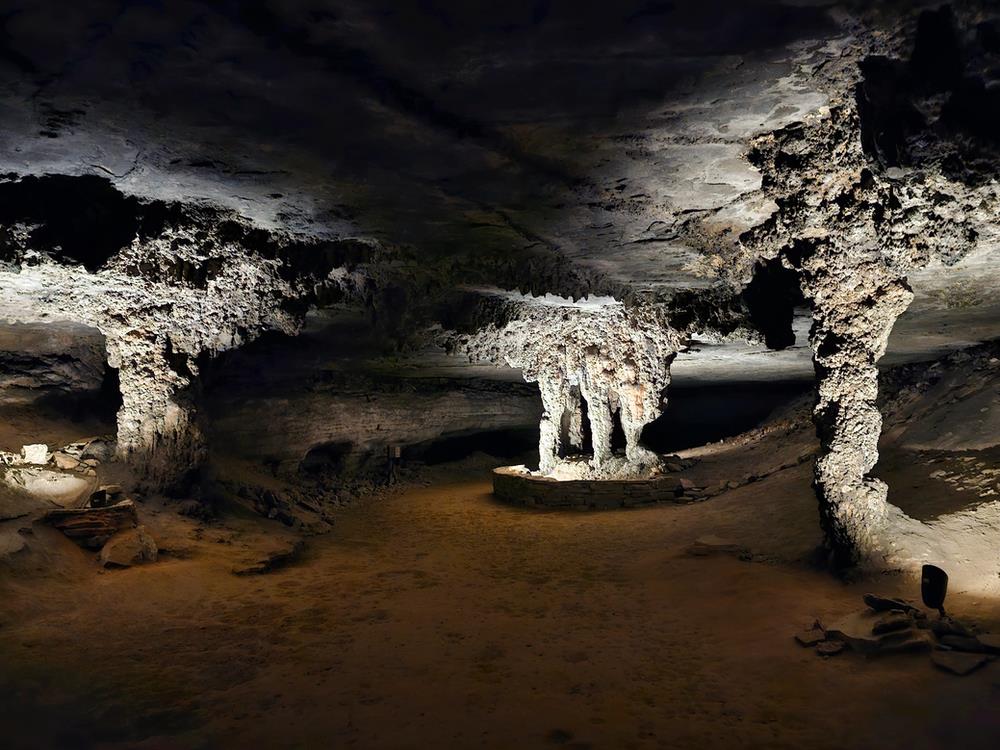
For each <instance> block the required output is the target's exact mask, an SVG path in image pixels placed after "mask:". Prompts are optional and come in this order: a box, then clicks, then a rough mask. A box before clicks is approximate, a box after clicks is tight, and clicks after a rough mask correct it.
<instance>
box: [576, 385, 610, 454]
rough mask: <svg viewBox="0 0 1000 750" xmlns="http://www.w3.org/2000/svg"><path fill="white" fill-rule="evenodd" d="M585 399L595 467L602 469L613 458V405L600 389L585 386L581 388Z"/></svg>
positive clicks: (605, 393)
mask: <svg viewBox="0 0 1000 750" xmlns="http://www.w3.org/2000/svg"><path fill="white" fill-rule="evenodd" d="M580 391H581V392H582V393H583V397H584V398H585V399H587V422H588V423H589V424H590V441H591V443H593V446H594V467H595V468H600V467H601V466H603V465H604V464H606V463H607V462H608V461H609V460H610V459H611V456H612V453H611V432H612V429H613V422H612V419H611V404H610V402H609V400H608V394H607V392H605V391H602V390H600V389H598V390H590V389H589V388H585V387H584V386H581V387H580Z"/></svg>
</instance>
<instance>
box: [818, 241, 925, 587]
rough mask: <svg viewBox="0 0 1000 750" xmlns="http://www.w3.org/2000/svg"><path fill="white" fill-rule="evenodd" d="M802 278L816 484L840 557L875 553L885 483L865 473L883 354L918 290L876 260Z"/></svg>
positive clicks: (884, 511) (840, 561)
mask: <svg viewBox="0 0 1000 750" xmlns="http://www.w3.org/2000/svg"><path fill="white" fill-rule="evenodd" d="M812 265H813V270H814V271H816V270H817V269H821V270H819V272H815V273H807V274H806V275H805V277H804V279H803V284H802V289H803V293H804V294H805V296H806V298H807V299H808V300H809V302H810V303H811V305H812V310H813V327H812V331H811V333H810V344H811V346H812V349H813V363H814V367H815V371H816V406H815V410H814V412H813V419H814V422H815V424H816V432H817V435H818V437H819V441H820V454H819V457H818V458H817V460H816V464H815V468H814V481H813V486H814V489H815V491H816V495H817V498H818V500H819V511H820V524H821V526H822V528H823V532H824V534H825V537H826V544H827V546H828V548H829V549H830V551H831V553H832V555H833V559H834V562H835V564H837V565H838V566H841V567H848V566H851V565H855V564H857V563H860V562H863V561H865V560H866V559H868V558H871V557H873V556H874V555H877V554H878V553H879V551H880V550H881V549H882V548H883V539H884V532H885V530H886V526H887V521H888V504H887V500H886V498H887V495H888V487H887V486H886V484H885V483H884V482H881V481H879V480H878V479H874V478H872V477H870V476H869V475H868V474H869V472H870V471H871V470H872V468H874V466H875V464H876V463H877V461H878V440H879V436H880V434H881V428H882V415H881V413H880V412H879V409H878V405H877V403H876V400H877V397H878V365H877V363H878V360H879V359H880V358H881V357H882V355H883V354H884V353H885V349H886V345H887V343H888V339H889V333H890V332H891V331H892V326H893V324H894V323H895V321H896V318H898V317H899V315H900V314H902V312H903V311H904V310H905V309H906V307H907V306H908V305H909V303H910V300H911V299H912V298H913V294H912V292H911V291H910V289H909V287H908V286H907V285H906V282H905V280H904V279H902V278H899V277H896V276H893V275H892V274H891V273H890V272H888V271H887V270H886V269H885V268H884V267H882V266H881V265H880V264H877V263H871V264H863V265H857V266H855V267H850V268H844V267H839V268H838V264H837V261H836V260H835V259H829V258H828V259H827V264H826V265H825V266H821V265H820V264H819V263H818V262H816V263H813V264H812Z"/></svg>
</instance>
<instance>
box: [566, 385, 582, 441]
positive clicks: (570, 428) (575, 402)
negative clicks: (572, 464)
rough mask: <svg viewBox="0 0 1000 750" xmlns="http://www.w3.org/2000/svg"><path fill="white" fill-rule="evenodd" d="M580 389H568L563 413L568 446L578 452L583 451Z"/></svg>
mask: <svg viewBox="0 0 1000 750" xmlns="http://www.w3.org/2000/svg"><path fill="white" fill-rule="evenodd" d="M581 399H582V396H581V395H580V389H579V388H577V387H575V386H574V387H573V388H570V390H569V399H568V401H567V403H566V409H565V411H564V412H563V413H564V414H565V415H566V419H567V429H566V439H567V441H568V442H569V444H570V446H572V447H573V448H575V449H576V450H578V451H582V450H583V401H582V400H581Z"/></svg>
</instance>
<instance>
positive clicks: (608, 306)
mask: <svg viewBox="0 0 1000 750" xmlns="http://www.w3.org/2000/svg"><path fill="white" fill-rule="evenodd" d="M517 308H518V309H517V311H516V312H514V313H513V314H512V315H511V319H510V320H509V322H507V323H505V324H503V325H491V326H488V327H486V328H484V329H482V330H480V331H479V332H477V333H475V334H473V335H470V336H465V337H460V338H459V340H458V342H457V344H455V345H456V346H457V347H458V348H459V349H461V350H462V351H464V352H465V353H467V354H468V355H469V356H470V357H471V358H472V359H479V360H487V361H491V362H494V363H497V364H506V365H507V366H509V367H516V368H518V369H520V370H521V373H522V374H523V376H524V378H525V380H527V381H528V382H537V383H538V385H539V390H540V392H541V396H542V406H543V409H544V412H543V414H542V420H541V423H540V425H539V432H540V437H539V447H538V452H539V471H540V472H541V473H542V474H551V473H552V472H553V471H554V470H555V469H556V467H557V465H558V464H559V459H560V456H561V455H562V450H563V448H564V445H565V444H568V445H570V446H573V447H575V448H577V449H580V448H582V447H583V428H582V424H581V420H582V404H581V399H582V401H584V402H586V409H587V419H588V422H589V426H590V434H591V439H592V441H593V449H594V456H593V461H592V463H591V469H592V470H593V472H594V475H595V476H616V477H625V476H628V475H630V474H638V473H641V472H643V471H644V470H647V469H649V468H650V467H652V466H655V465H656V464H657V463H658V459H657V458H656V456H654V455H653V454H651V453H650V452H649V451H648V450H646V449H644V448H643V447H642V446H641V445H640V444H639V438H640V436H641V434H642V428H643V427H645V426H646V425H647V424H648V423H649V422H651V421H653V420H654V419H656V417H658V416H659V415H660V413H661V411H662V408H663V404H664V401H663V399H664V398H665V391H666V389H667V386H668V385H669V382H670V362H671V360H672V359H673V357H674V355H675V354H676V352H677V350H678V349H679V348H680V345H681V338H680V335H679V334H678V333H677V332H675V331H674V330H672V329H671V328H670V326H669V324H668V323H667V320H666V317H665V315H664V313H663V311H662V310H661V309H659V308H656V307H652V306H650V307H626V306H624V305H623V304H621V303H620V302H617V301H615V300H589V299H588V300H584V301H583V302H581V303H572V302H570V301H568V300H563V301H558V300H556V301H552V300H548V299H542V300H540V301H534V300H527V301H522V302H520V303H518V304H517ZM616 416H617V418H618V419H620V424H621V428H622V430H623V432H624V434H625V444H626V447H625V460H624V462H621V461H615V460H614V459H615V457H614V455H613V453H612V446H611V439H612V431H613V428H614V419H615V418H616Z"/></svg>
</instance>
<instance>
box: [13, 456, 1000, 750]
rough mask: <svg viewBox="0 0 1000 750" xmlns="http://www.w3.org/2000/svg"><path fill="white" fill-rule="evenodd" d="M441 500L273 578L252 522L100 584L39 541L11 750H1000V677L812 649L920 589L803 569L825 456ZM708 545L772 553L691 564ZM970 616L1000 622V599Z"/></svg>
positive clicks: (451, 491) (21, 613)
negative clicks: (728, 476) (575, 489)
mask: <svg viewBox="0 0 1000 750" xmlns="http://www.w3.org/2000/svg"><path fill="white" fill-rule="evenodd" d="M702 468H703V470H705V467H704V466H703V467H702ZM449 475H450V478H449ZM430 481H431V484H429V485H428V486H425V487H417V488H413V489H408V490H405V491H402V492H400V493H399V494H396V495H394V496H390V497H387V498H382V499H379V500H377V501H376V500H373V501H370V502H366V503H363V504H361V505H359V506H357V507H354V508H352V509H349V510H347V511H345V512H344V513H343V515H342V517H341V519H340V523H339V525H338V526H337V527H336V529H335V530H334V531H333V532H332V533H330V534H328V535H326V536H321V537H313V538H311V539H309V541H308V547H307V552H306V554H305V557H304V558H303V559H302V560H301V561H300V562H298V563H296V564H294V565H292V566H290V567H288V568H285V569H283V570H279V571H276V572H273V573H270V574H267V575H264V576H255V577H246V578H243V577H236V576H234V575H232V573H231V572H230V569H231V568H232V566H233V564H234V561H238V560H239V559H241V556H244V555H245V554H247V551H248V548H252V547H253V546H254V545H255V544H259V543H260V540H261V534H263V533H267V532H268V531H273V530H275V527H273V526H269V525H268V524H267V523H266V522H262V521H259V520H256V519H248V518H244V519H241V518H229V519H227V520H226V521H225V522H219V523H214V524H207V525H205V524H203V525H201V526H199V525H198V524H197V522H195V521H192V520H189V519H179V518H178V517H176V516H175V515H174V514H172V513H170V512H168V511H163V512H159V513H156V514H154V513H153V512H152V509H148V510H147V522H148V525H149V526H150V527H151V528H152V529H153V530H154V531H155V533H157V534H158V535H159V537H160V538H161V540H163V542H164V543H165V544H166V545H167V546H170V547H172V548H173V549H174V555H173V556H166V557H165V558H164V559H163V560H162V561H161V562H159V563H157V564H155V565H150V566H146V567H141V568H133V569H128V570H119V571H109V572H105V573H100V572H99V571H98V570H97V568H96V565H95V563H94V561H93V559H92V558H91V557H90V556H89V555H86V554H85V553H83V552H82V551H80V550H78V549H77V548H76V547H75V546H73V545H72V544H70V543H69V542H67V541H66V540H65V539H63V538H62V537H60V536H59V535H58V534H57V533H55V532H52V531H50V530H47V529H45V528H41V527H38V526H36V527H35V532H34V533H35V535H36V537H35V540H34V541H35V542H36V543H35V544H34V545H33V548H34V549H35V550H36V551H34V552H32V553H31V556H30V557H29V558H27V560H22V561H21V562H20V563H18V566H19V567H18V569H17V570H7V571H5V573H4V574H2V575H0V602H2V604H0V665H2V670H0V695H3V700H2V701H0V736H2V737H3V738H4V743H3V744H4V746H6V747H13V748H22V747H38V748H49V747H103V748H118V747H143V748H173V747H179V748H187V747H232V748H278V747H296V748H298V747H303V748H313V747H317V748H318V747H322V748H327V747H365V748H370V747H377V748H427V747H495V748H510V747H551V746H559V745H562V746H564V747H577V748H582V747H594V748H601V747H604V748H633V747H634V748H645V747H666V748H687V747H692V748H706V747H719V748H733V747H766V748H785V747H787V748H802V747H811V748H844V747H852V748H866V747H871V748H887V747H889V748H891V747H906V748H924V747H963V748H975V747H983V748H986V747H990V748H992V747H995V746H996V742H997V739H998V737H1000V712H998V711H997V710H996V707H997V705H998V704H997V702H998V700H1000V664H992V665H988V666H987V667H986V668H985V669H983V670H981V671H980V672H978V673H975V674H973V675H971V676H968V677H965V678H958V677H953V676H951V675H947V674H944V673H940V672H938V671H936V670H935V669H934V668H933V667H932V666H931V664H930V663H929V661H928V659H927V657H926V656H895V657H883V658H881V659H879V660H874V661H866V660H864V659H862V658H860V657H857V656H854V655H850V654H843V655H840V656H837V657H834V658H831V659H827V660H824V659H822V658H820V657H818V656H816V655H815V654H814V653H813V652H812V651H810V650H807V649H804V648H800V647H799V646H797V645H796V644H795V643H793V641H792V638H791V636H792V633H793V632H794V631H795V630H796V629H797V628H798V627H799V626H800V625H803V624H808V623H811V622H812V620H813V618H815V617H820V618H824V617H831V616H833V615H836V614H839V613H844V612H848V611H853V610H855V609H857V608H859V606H860V595H861V593H862V592H863V591H865V590H869V589H873V590H877V591H879V592H882V593H893V592H903V593H906V594H909V595H913V594H914V585H913V583H912V582H910V581H908V580H906V579H904V578H903V577H901V576H887V577H885V578H883V579H880V580H876V581H869V582H865V583H858V584H852V585H844V584H842V583H839V582H837V581H836V580H834V579H833V578H831V577H830V576H829V575H828V574H826V573H824V572H821V571H819V570H816V569H814V568H812V567H811V566H810V565H809V563H808V562H807V560H809V559H810V557H811V551H812V548H813V546H814V545H815V543H817V542H818V541H819V539H818V532H817V529H816V522H815V500H814V499H813V496H812V494H811V492H810V490H809V486H808V481H809V467H808V464H806V465H802V466H799V467H796V468H793V469H788V470H785V471H782V472H779V473H778V474H775V475H773V476H772V477H770V478H767V479H764V480H762V481H760V482H757V483H754V484H751V485H748V486H746V487H743V488H741V489H738V490H734V491H732V492H728V493H726V494H724V495H721V496H719V497H716V498H713V499H712V500H710V501H707V502H705V503H702V504H699V505H690V506H663V507H654V508H648V509H642V510H629V511H620V512H589V513H588V512H538V511H531V510H526V509H522V508H514V507H508V506H505V505H501V504H499V503H497V502H495V501H494V500H493V499H492V497H491V495H490V492H489V490H490V487H489V484H488V482H487V480H486V476H485V472H484V467H483V465H482V464H476V463H475V462H467V463H466V464H465V465H453V466H451V467H446V468H442V469H440V470H438V471H437V472H436V473H435V474H434V475H431V479H430ZM706 533H715V534H720V535H723V536H727V537H730V538H732V539H734V540H736V541H739V542H741V543H743V544H747V545H749V546H750V547H752V548H753V550H754V552H755V553H756V554H757V556H758V558H757V559H758V561H755V562H744V561H741V560H739V559H736V558H734V557H726V556H723V557H709V558H693V557H689V556H687V555H686V554H685V549H686V547H687V546H688V545H689V544H690V543H691V542H692V541H693V540H694V539H695V538H697V537H698V536H700V535H702V534H706ZM39 542H44V544H42V543H39ZM37 550H45V552H44V553H42V552H38V551H37ZM29 561H30V562H29ZM950 603H951V605H952V609H953V610H955V611H956V613H958V614H961V615H965V616H967V617H969V618H971V619H973V620H975V621H978V622H981V623H983V624H986V625H994V626H995V625H996V624H998V623H1000V602H995V601H977V600H976V599H974V598H972V597H969V596H962V595H958V596H957V597H954V598H953V600H952V601H951V602H950Z"/></svg>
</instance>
